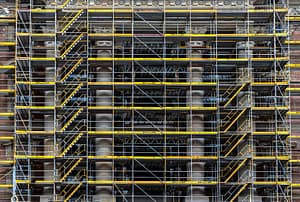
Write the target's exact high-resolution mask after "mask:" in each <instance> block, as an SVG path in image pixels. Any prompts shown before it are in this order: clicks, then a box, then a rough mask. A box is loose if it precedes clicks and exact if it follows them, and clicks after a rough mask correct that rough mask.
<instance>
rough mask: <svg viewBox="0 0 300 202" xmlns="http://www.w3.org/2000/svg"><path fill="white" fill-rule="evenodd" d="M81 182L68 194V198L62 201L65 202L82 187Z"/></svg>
mask: <svg viewBox="0 0 300 202" xmlns="http://www.w3.org/2000/svg"><path fill="white" fill-rule="evenodd" d="M82 184H83V182H80V184H78V185H77V186H76V187H75V189H74V190H73V191H72V192H71V193H70V194H69V196H68V197H67V198H66V199H65V200H64V202H67V201H68V200H69V199H70V198H71V197H72V196H73V195H74V194H75V193H76V191H77V190H78V189H79V188H80V187H81V186H82Z"/></svg>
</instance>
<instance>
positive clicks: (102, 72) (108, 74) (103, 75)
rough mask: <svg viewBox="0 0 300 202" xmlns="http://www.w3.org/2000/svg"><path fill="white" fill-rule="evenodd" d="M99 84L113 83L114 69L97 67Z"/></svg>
mask: <svg viewBox="0 0 300 202" xmlns="http://www.w3.org/2000/svg"><path fill="white" fill-rule="evenodd" d="M96 71H97V75H96V77H97V78H96V81H97V82H111V81H112V68H111V67H97V68H96Z"/></svg>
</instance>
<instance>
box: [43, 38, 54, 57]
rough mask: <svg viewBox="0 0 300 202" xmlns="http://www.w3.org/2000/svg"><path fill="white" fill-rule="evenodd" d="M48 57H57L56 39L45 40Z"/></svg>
mask: <svg viewBox="0 0 300 202" xmlns="http://www.w3.org/2000/svg"><path fill="white" fill-rule="evenodd" d="M44 43H45V46H46V57H49V58H51V57H55V41H45V42H44Z"/></svg>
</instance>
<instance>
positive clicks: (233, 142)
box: [223, 133, 247, 157]
mask: <svg viewBox="0 0 300 202" xmlns="http://www.w3.org/2000/svg"><path fill="white" fill-rule="evenodd" d="M246 136H247V133H244V134H243V135H232V136H231V137H230V138H229V139H228V140H227V141H226V142H225V144H224V145H226V147H225V149H224V150H223V153H224V157H228V156H229V155H230V154H231V152H232V151H233V150H234V149H236V148H237V146H238V145H239V144H240V143H241V142H242V141H243V140H244V139H245V138H246Z"/></svg>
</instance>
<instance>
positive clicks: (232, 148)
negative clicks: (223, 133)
mask: <svg viewBox="0 0 300 202" xmlns="http://www.w3.org/2000/svg"><path fill="white" fill-rule="evenodd" d="M246 136H247V133H245V134H243V135H242V137H241V138H240V139H239V140H238V141H237V142H236V143H235V144H234V145H233V146H232V147H231V148H230V150H229V151H228V152H227V153H226V154H225V157H227V156H228V155H229V154H230V153H231V152H232V151H233V150H234V149H235V148H236V147H237V146H238V145H239V144H240V142H241V141H242V140H243V139H244V138H245V137H246Z"/></svg>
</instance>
